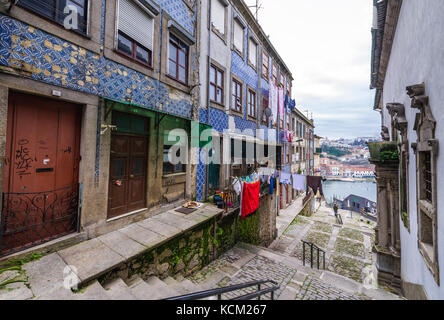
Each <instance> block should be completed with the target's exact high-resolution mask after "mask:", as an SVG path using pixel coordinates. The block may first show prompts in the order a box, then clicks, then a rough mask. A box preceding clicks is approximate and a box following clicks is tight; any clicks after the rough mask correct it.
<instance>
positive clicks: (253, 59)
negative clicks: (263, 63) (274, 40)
mask: <svg viewBox="0 0 444 320" xmlns="http://www.w3.org/2000/svg"><path fill="white" fill-rule="evenodd" d="M249 41H250V45H249V53H248V59H249V61H250V63H251V64H252V65H253V66H256V63H257V44H256V42H254V41H253V39H251V38H250V39H249Z"/></svg>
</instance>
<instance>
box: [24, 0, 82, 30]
mask: <svg viewBox="0 0 444 320" xmlns="http://www.w3.org/2000/svg"><path fill="white" fill-rule="evenodd" d="M18 5H19V6H22V7H23V8H26V9H29V10H30V11H32V12H34V13H37V14H38V15H40V16H42V17H45V18H47V19H49V20H51V21H54V22H56V23H58V24H60V25H62V26H63V25H64V21H65V18H67V17H68V16H70V15H72V14H77V22H78V28H77V29H73V31H75V32H78V33H81V34H84V35H86V34H87V31H88V27H87V25H88V20H87V18H88V17H87V12H88V10H87V9H88V2H87V0H46V1H42V0H21V1H19V2H18ZM68 6H70V7H68ZM65 8H68V9H69V10H68V9H67V11H66V12H67V13H65V12H64V10H65Z"/></svg>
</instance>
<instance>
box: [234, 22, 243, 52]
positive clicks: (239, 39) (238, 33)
mask: <svg viewBox="0 0 444 320" xmlns="http://www.w3.org/2000/svg"><path fill="white" fill-rule="evenodd" d="M234 46H235V47H236V48H237V49H238V50H239V51H241V52H242V51H244V27H243V26H242V25H241V24H240V23H239V22H238V21H237V20H234Z"/></svg>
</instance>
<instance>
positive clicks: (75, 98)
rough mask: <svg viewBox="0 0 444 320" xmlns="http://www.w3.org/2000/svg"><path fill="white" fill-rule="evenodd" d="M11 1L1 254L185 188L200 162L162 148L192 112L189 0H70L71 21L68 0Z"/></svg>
mask: <svg viewBox="0 0 444 320" xmlns="http://www.w3.org/2000/svg"><path fill="white" fill-rule="evenodd" d="M12 2H13V6H12V7H11V8H10V10H8V11H6V12H3V13H0V29H1V33H2V37H1V40H0V42H1V45H0V48H1V49H0V114H1V116H0V119H1V121H0V138H1V140H0V141H1V142H2V143H0V164H1V170H0V194H3V202H2V203H3V215H2V217H3V220H2V221H1V224H2V230H3V231H2V240H1V241H2V243H1V252H0V254H1V255H4V254H8V253H10V252H14V251H17V250H20V249H23V248H26V247H29V246H33V245H36V244H39V243H41V242H45V241H48V240H51V239H54V238H57V237H60V236H63V235H67V234H72V233H73V234H74V233H75V232H76V231H79V230H81V231H84V233H85V232H86V233H87V234H88V235H89V236H90V237H94V236H98V235H100V234H104V233H107V232H110V231H113V230H116V229H118V228H120V227H122V226H125V225H127V224H128V223H131V222H134V221H137V220H140V219H143V218H146V217H148V216H151V215H153V214H155V213H156V212H157V213H158V212H160V211H164V210H165V207H164V206H165V205H168V204H174V202H175V201H176V200H183V199H189V198H191V197H192V195H193V194H195V181H193V177H195V172H196V166H192V165H190V164H181V163H179V164H178V165H174V166H173V165H171V164H170V163H169V162H168V161H166V160H165V155H166V153H167V152H168V150H169V148H170V145H171V144H172V143H171V142H170V141H169V140H168V133H169V131H170V130H172V129H177V128H179V129H182V130H183V132H186V133H189V132H190V130H191V121H192V120H193V119H195V120H198V113H197V112H196V110H197V108H196V107H197V104H198V90H197V88H196V86H197V85H198V84H199V77H198V70H199V69H198V68H199V66H198V59H197V58H196V57H197V55H198V50H197V44H196V43H197V42H196V35H197V32H196V25H197V24H198V21H197V16H198V12H199V7H198V5H197V2H195V1H182V0H174V1H163V0H158V1H152V0H143V1H134V0H108V1H99V0H97V1H91V0H83V1H75V3H74V2H72V4H73V6H74V7H72V6H71V7H70V10H71V11H72V12H74V14H75V16H76V20H78V26H77V28H74V29H71V30H70V29H67V28H65V26H66V21H65V20H64V19H65V18H66V16H67V15H66V14H65V13H64V12H63V6H64V3H65V1H61V0H60V1H59V0H57V1H36V0H22V1H19V2H18V3H16V4H15V5H14V3H15V2H14V1H12ZM43 2H44V3H46V4H47V5H45V6H43V5H41V4H42V3H43ZM182 156H183V155H182ZM12 206H15V207H14V210H15V211H14V212H20V213H22V215H20V216H17V217H16V216H15V215H12V214H11V216H7V215H8V212H12ZM79 207H81V208H82V210H81V217H79V215H78V209H79ZM49 213H51V215H49ZM46 214H48V217H49V216H50V217H51V218H48V217H47V218H46V220H42V219H43V218H42V217H45V215H46ZM13 217H14V218H13ZM17 226H20V227H19V228H18V227H17ZM31 226H33V227H31Z"/></svg>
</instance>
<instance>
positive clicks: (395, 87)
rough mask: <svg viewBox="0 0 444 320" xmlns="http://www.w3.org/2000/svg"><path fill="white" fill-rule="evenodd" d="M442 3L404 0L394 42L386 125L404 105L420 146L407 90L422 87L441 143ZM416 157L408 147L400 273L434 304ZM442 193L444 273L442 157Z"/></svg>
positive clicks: (443, 231) (442, 261)
mask: <svg viewBox="0 0 444 320" xmlns="http://www.w3.org/2000/svg"><path fill="white" fill-rule="evenodd" d="M443 16H444V2H443V1H436V0H423V1H415V0H404V1H403V4H402V8H401V13H400V17H399V22H398V26H397V30H396V34H395V38H394V43H393V48H392V52H391V57H390V62H389V65H388V70H387V76H386V79H385V85H384V93H383V105H384V109H383V125H385V126H387V127H388V128H389V131H390V132H391V125H390V116H389V114H388V112H387V109H386V108H385V106H386V104H387V103H391V102H397V103H403V104H404V105H405V110H406V118H407V120H408V139H409V142H410V144H411V143H412V142H416V140H417V136H416V131H414V130H413V125H414V122H415V114H416V113H417V112H418V111H417V110H416V109H413V108H411V107H410V105H411V100H410V98H409V97H408V96H407V94H406V87H407V86H410V85H414V84H419V83H422V82H424V83H425V87H426V94H427V95H428V96H429V99H430V106H431V110H432V112H433V115H434V117H435V120H436V137H437V138H438V139H439V140H440V142H441V143H443V142H444V141H443V137H444V113H443V112H442V104H443V101H444V87H443V79H444V51H443V50H442V48H443V47H444V38H443V37H441V36H439V34H441V33H442V30H443V29H444V20H443V18H442V17H443ZM416 181H417V179H416V157H415V154H414V153H413V152H412V150H411V148H410V163H409V184H410V185H409V190H408V191H409V192H408V193H409V206H410V212H409V213H410V227H411V230H410V233H409V232H408V230H407V229H406V228H405V227H404V225H403V223H402V222H401V226H400V228H401V243H402V248H401V259H402V266H401V273H402V279H403V281H405V282H409V283H414V284H420V285H424V287H425V290H426V292H427V295H428V296H429V298H431V299H442V298H443V297H444V286H443V285H441V287H438V286H437V284H436V282H435V280H434V279H433V276H432V274H431V273H430V271H429V270H428V268H427V266H426V265H425V263H424V260H423V257H422V256H421V254H420V253H419V251H418V217H417V205H416ZM437 188H438V251H439V253H440V254H439V266H440V269H441V282H442V281H443V280H442V270H443V268H444V254H442V252H443V249H444V215H443V214H442V213H443V208H444V207H443V206H444V161H443V159H442V152H441V153H440V155H439V156H438V158H437Z"/></svg>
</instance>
